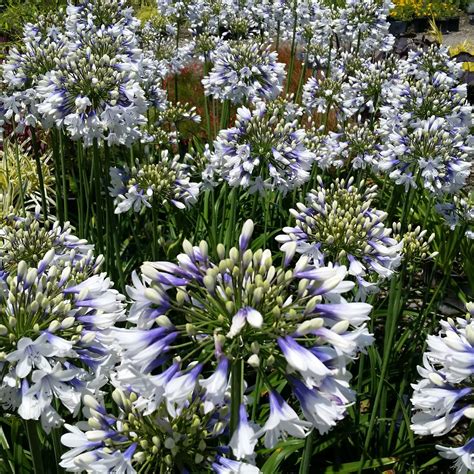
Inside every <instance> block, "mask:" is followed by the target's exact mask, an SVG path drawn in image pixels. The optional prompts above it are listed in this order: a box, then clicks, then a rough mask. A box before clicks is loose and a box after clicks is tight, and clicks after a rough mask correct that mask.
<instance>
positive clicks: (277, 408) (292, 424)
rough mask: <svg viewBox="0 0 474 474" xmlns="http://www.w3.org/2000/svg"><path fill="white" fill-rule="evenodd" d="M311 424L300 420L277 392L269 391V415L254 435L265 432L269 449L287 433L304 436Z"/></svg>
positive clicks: (266, 445) (260, 434)
mask: <svg viewBox="0 0 474 474" xmlns="http://www.w3.org/2000/svg"><path fill="white" fill-rule="evenodd" d="M312 426H313V425H312V423H311V422H309V421H304V420H300V418H299V417H298V415H297V414H296V412H295V411H294V410H293V408H291V407H290V405H288V404H287V403H286V402H285V400H283V398H282V397H281V396H280V395H279V394H278V393H277V392H274V391H271V392H270V416H269V417H268V420H267V422H266V423H265V425H264V426H263V428H262V429H260V430H259V431H257V433H255V437H256V438H259V437H260V436H262V435H263V434H265V447H266V448H269V449H271V448H274V447H275V446H276V444H277V443H278V441H279V440H280V439H285V438H286V436H287V435H290V436H294V437H296V438H304V437H305V436H306V435H307V434H308V430H309V429H310V428H311V427H312Z"/></svg>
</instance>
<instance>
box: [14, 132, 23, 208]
mask: <svg viewBox="0 0 474 474" xmlns="http://www.w3.org/2000/svg"><path fill="white" fill-rule="evenodd" d="M15 161H16V173H17V175H18V184H19V185H20V204H21V208H22V210H23V213H25V190H24V189H23V179H22V177H21V165H20V149H19V145H18V140H15Z"/></svg>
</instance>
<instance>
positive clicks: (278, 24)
mask: <svg viewBox="0 0 474 474" xmlns="http://www.w3.org/2000/svg"><path fill="white" fill-rule="evenodd" d="M279 47H280V22H279V21H277V39H276V45H275V49H276V51H277V53H278V48H279Z"/></svg>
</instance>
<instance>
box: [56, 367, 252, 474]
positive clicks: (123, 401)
mask: <svg viewBox="0 0 474 474" xmlns="http://www.w3.org/2000/svg"><path fill="white" fill-rule="evenodd" d="M168 372H169V373H170V374H171V373H175V372H176V368H175V366H173V365H172V366H171V367H170V369H168ZM146 389H147V387H142V388H141V389H139V391H138V393H136V392H134V391H132V392H129V391H126V392H125V391H122V390H120V389H115V391H114V392H113V393H112V398H113V401H114V408H115V409H114V411H113V412H114V413H116V412H118V415H116V414H113V413H112V412H111V411H110V410H108V409H106V408H105V406H104V405H103V404H101V403H100V402H99V401H97V400H96V399H95V398H93V397H91V396H90V395H86V396H85V397H84V401H85V404H86V406H87V409H88V412H89V416H88V426H87V425H86V426H85V427H83V426H82V425H80V424H79V425H77V426H71V425H66V428H67V429H68V430H69V433H66V434H65V435H63V437H62V443H63V444H64V445H65V446H67V447H69V448H72V449H71V450H70V451H68V452H67V453H65V454H63V456H62V461H61V463H60V465H61V466H62V467H63V468H65V469H66V470H67V471H68V472H83V471H86V472H90V473H94V472H127V473H136V472H146V473H155V472H166V473H168V472H169V473H171V472H174V470H175V469H176V468H179V469H180V470H182V471H184V472H211V470H212V471H213V472H216V473H217V474H221V473H224V472H246V473H248V474H258V473H259V472H260V471H259V469H258V468H256V467H255V466H252V465H251V464H248V463H245V462H239V461H236V460H232V459H229V458H228V457H225V456H223V455H222V454H223V451H222V449H219V447H218V445H217V440H218V437H219V436H220V435H221V434H222V429H223V424H222V422H221V421H220V420H219V416H218V414H216V413H214V412H212V413H208V414H202V413H201V412H200V409H199V405H200V399H199V398H196V399H195V400H194V401H193V402H192V403H190V404H189V405H188V406H186V407H185V408H184V409H183V410H182V411H181V412H180V413H179V414H175V415H171V414H170V413H169V412H168V411H167V410H166V407H165V406H164V404H160V403H159V402H158V403H157V406H156V408H155V410H153V411H149V410H148V413H146V412H147V410H146V409H145V408H144V406H143V404H140V398H139V396H140V395H141V394H142V393H143V392H142V390H145V391H146ZM81 428H82V429H81ZM226 468H227V470H226ZM229 469H232V470H229Z"/></svg>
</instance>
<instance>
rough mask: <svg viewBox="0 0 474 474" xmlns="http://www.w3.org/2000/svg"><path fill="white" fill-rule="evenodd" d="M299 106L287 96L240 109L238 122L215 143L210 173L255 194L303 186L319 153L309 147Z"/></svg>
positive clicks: (233, 185) (222, 133) (208, 171)
mask: <svg viewBox="0 0 474 474" xmlns="http://www.w3.org/2000/svg"><path fill="white" fill-rule="evenodd" d="M305 136H306V134H305V131H304V129H303V128H300V126H299V110H298V108H297V107H296V106H295V105H294V104H291V103H289V102H287V101H284V100H282V101H276V102H272V103H268V104H266V103H264V102H258V103H257V104H256V105H255V107H254V108H253V109H252V110H249V109H247V108H246V107H241V108H239V109H238V110H237V119H236V122H235V126H234V127H232V128H229V129H227V130H222V131H221V132H220V133H219V136H218V137H217V140H216V141H215V143H214V146H215V153H214V154H213V155H212V156H211V160H210V163H209V167H208V170H207V172H206V174H207V175H214V176H215V177H216V178H218V179H219V180H224V181H227V182H228V183H229V184H230V185H231V186H232V187H235V186H242V187H243V188H248V189H249V192H250V193H254V192H264V191H265V190H267V189H278V190H279V191H281V192H282V193H287V192H288V191H290V190H292V189H294V188H298V187H299V186H301V185H302V184H303V183H305V182H306V181H308V179H309V176H310V174H309V170H310V169H311V165H312V163H313V160H314V154H313V153H312V152H311V151H309V150H308V149H307V148H306V144H305Z"/></svg>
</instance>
